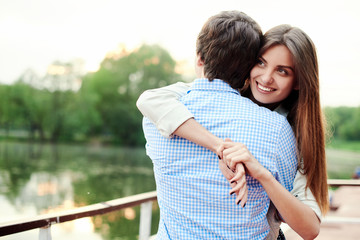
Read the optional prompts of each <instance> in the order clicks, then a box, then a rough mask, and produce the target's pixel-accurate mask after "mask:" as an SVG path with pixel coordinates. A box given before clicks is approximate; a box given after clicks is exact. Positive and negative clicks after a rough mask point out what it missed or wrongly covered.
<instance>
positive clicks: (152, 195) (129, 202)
mask: <svg viewBox="0 0 360 240" xmlns="http://www.w3.org/2000/svg"><path fill="white" fill-rule="evenodd" d="M328 185H329V186H330V187H340V186H360V179H328ZM156 200H157V194H156V191H153V192H148V193H142V194H137V195H133V196H129V197H124V198H119V199H114V200H110V201H106V202H102V203H96V204H92V205H88V206H84V207H79V208H76V209H71V210H67V211H61V212H55V213H51V214H43V215H40V216H36V217H31V218H27V219H19V220H14V221H10V222H5V223H0V236H5V235H9V234H14V233H18V232H24V231H28V230H31V229H35V228H41V227H47V226H49V225H51V224H53V223H63V222H67V221H72V220H75V219H78V218H83V217H91V216H95V215H100V214H105V213H108V212H112V211H116V210H120V209H123V208H126V207H134V206H137V205H140V204H141V203H144V202H148V201H156Z"/></svg>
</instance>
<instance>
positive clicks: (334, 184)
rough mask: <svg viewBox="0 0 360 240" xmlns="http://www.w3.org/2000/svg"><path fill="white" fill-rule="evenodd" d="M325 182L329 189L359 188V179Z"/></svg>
mask: <svg viewBox="0 0 360 240" xmlns="http://www.w3.org/2000/svg"><path fill="white" fill-rule="evenodd" d="M327 182H328V185H329V186H330V187H341V186H348V187H360V179H328V181H327Z"/></svg>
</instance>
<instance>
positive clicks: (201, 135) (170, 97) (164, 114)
mask: <svg viewBox="0 0 360 240" xmlns="http://www.w3.org/2000/svg"><path fill="white" fill-rule="evenodd" d="M190 86H191V84H186V83H183V82H178V83H176V84H172V85H169V86H166V87H163V88H158V89H152V90H147V91H145V92H144V93H142V94H141V95H140V97H139V99H138V100H137V102H136V106H137V107H138V109H139V110H140V112H141V113H142V114H143V115H144V116H145V117H147V118H149V120H150V121H152V122H153V123H154V124H155V126H156V128H157V129H158V130H159V132H160V133H161V134H162V135H163V136H164V137H167V138H169V137H171V136H172V135H177V136H180V137H182V138H185V139H187V140H189V141H191V142H194V143H196V144H198V145H200V146H203V147H205V148H207V149H209V150H211V151H212V152H214V153H216V150H217V149H218V148H219V146H220V145H221V143H222V142H223V140H222V139H220V138H218V137H216V136H215V135H213V134H212V133H210V132H209V131H208V130H207V129H205V128H204V127H203V126H202V125H201V124H199V123H198V122H197V121H195V120H194V119H193V115H192V114H191V113H190V112H189V110H188V109H187V108H186V107H185V106H184V105H183V104H182V103H181V102H180V101H179V99H180V98H181V97H182V96H183V95H185V94H186V93H187V91H188V90H189V88H190ZM220 170H221V172H222V173H223V175H224V176H225V177H226V178H227V180H230V179H231V178H232V177H233V176H234V174H233V172H232V171H230V172H231V173H229V172H228V171H227V172H226V171H225V169H224V168H222V167H221V165H220ZM237 172H238V176H239V177H238V178H239V180H238V181H237V182H238V184H235V183H230V185H231V187H235V186H236V189H235V190H234V191H233V192H234V193H236V195H237V198H236V200H235V201H236V203H237V204H238V203H239V202H240V201H241V205H242V206H244V205H245V203H246V200H247V187H246V180H245V171H244V168H243V166H242V164H239V166H238V167H237ZM231 174H232V175H231ZM240 175H241V177H240ZM229 176H231V177H229Z"/></svg>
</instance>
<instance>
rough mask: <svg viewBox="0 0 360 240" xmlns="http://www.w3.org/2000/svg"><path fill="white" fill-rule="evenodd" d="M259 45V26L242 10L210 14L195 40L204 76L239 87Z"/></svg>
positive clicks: (242, 83) (254, 58) (256, 53)
mask: <svg viewBox="0 0 360 240" xmlns="http://www.w3.org/2000/svg"><path fill="white" fill-rule="evenodd" d="M261 44H262V32H261V28H260V26H259V25H258V24H257V23H256V22H255V21H254V20H253V19H252V18H250V17H249V16H247V15H246V14H245V13H242V12H239V11H225V12H221V13H219V14H217V15H215V16H212V17H210V18H209V19H208V20H207V22H206V23H205V24H204V26H203V28H202V29H201V32H200V33H199V35H198V38H197V41H196V54H197V56H198V61H201V64H203V71H204V76H205V77H206V78H208V79H209V80H212V79H214V78H219V79H221V80H223V81H225V82H227V83H229V84H230V86H231V87H232V88H235V89H237V88H241V87H242V86H243V85H244V82H245V80H246V79H247V78H248V77H249V73H250V70H251V68H252V67H253V66H254V64H255V61H256V59H257V57H258V51H259V49H260V47H261Z"/></svg>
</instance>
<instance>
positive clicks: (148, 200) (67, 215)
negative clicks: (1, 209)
mask: <svg viewBox="0 0 360 240" xmlns="http://www.w3.org/2000/svg"><path fill="white" fill-rule="evenodd" d="M156 200H157V195H156V191H153V192H148V193H142V194H138V195H133V196H129V197H124V198H119V199H115V200H111V201H106V202H101V203H97V204H92V205H88V206H84V207H79V208H76V209H72V210H68V211H62V212H56V213H51V214H44V215H40V216H37V217H32V218H29V219H21V220H16V221H11V222H6V223H0V236H5V235H10V234H14V233H19V232H24V231H28V230H32V229H36V228H39V229H40V233H39V240H50V239H51V225H52V224H56V223H64V222H68V221H72V220H75V219H79V218H84V217H92V216H95V215H101V214H105V213H109V212H113V211H117V210H120V209H123V208H127V207H135V206H138V205H141V206H140V227H139V239H140V240H146V239H149V237H150V230H151V214H152V211H151V210H152V202H153V201H156Z"/></svg>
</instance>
